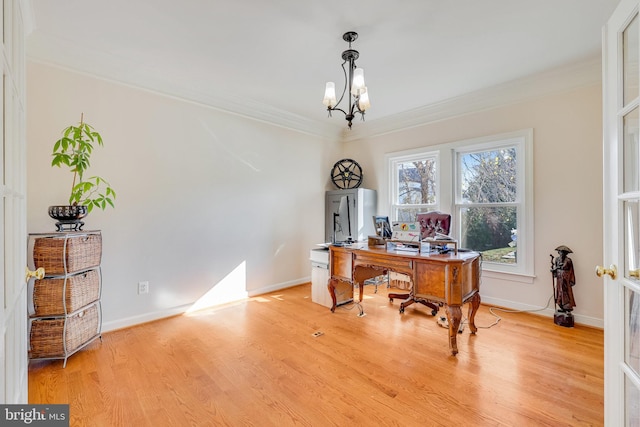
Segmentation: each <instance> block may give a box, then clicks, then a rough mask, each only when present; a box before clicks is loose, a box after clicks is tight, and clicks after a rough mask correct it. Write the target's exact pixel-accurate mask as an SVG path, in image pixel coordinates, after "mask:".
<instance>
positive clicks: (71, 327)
mask: <svg viewBox="0 0 640 427" xmlns="http://www.w3.org/2000/svg"><path fill="white" fill-rule="evenodd" d="M29 249H30V252H31V254H32V264H33V267H34V268H41V267H42V268H44V270H45V275H44V277H43V278H42V279H39V280H38V279H35V280H34V281H33V283H30V284H29V301H30V307H29V320H30V322H29V328H30V331H29V337H30V348H29V358H30V359H64V363H63V367H65V366H66V365H67V359H68V358H69V356H71V355H72V354H74V353H75V352H77V351H78V350H81V349H82V348H83V347H85V346H87V345H88V344H89V343H91V342H92V341H93V340H95V339H96V338H102V337H101V329H102V307H101V302H100V298H101V293H102V274H101V267H100V263H101V259H102V235H101V234H100V231H70V232H56V233H34V234H30V235H29Z"/></svg>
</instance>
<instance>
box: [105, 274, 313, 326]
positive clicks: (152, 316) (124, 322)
mask: <svg viewBox="0 0 640 427" xmlns="http://www.w3.org/2000/svg"><path fill="white" fill-rule="evenodd" d="M310 281H311V277H303V278H301V279H297V280H290V281H288V282H283V283H277V284H275V285H270V286H265V287H262V288H258V289H253V290H251V291H248V296H249V298H251V297H254V296H256V295H262V294H266V293H269V292H275V291H279V290H281V289H287V288H291V287H294V286H298V285H302V284H304V283H309V282H310ZM194 302H195V301H194ZM231 302H232V301H225V302H224V303H221V304H220V305H221V306H222V305H227V304H229V303H231ZM192 306H193V303H191V304H185V305H181V306H177V307H168V308H166V309H163V310H158V311H154V312H151V313H143V314H139V315H136V316H131V317H125V318H122V319H117V320H111V321H108V322H104V323H103V324H102V332H109V331H114V330H116V329H123V328H129V327H131V326H135V325H140V324H142V323H147V322H152V321H154V320H160V319H164V318H167V317H171V316H176V315H179V314H183V313H185V312H186V311H187V310H188V309H189V308H191V307H192Z"/></svg>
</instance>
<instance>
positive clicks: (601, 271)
mask: <svg viewBox="0 0 640 427" xmlns="http://www.w3.org/2000/svg"><path fill="white" fill-rule="evenodd" d="M605 274H608V275H609V276H610V277H611V278H612V279H613V280H616V278H617V277H618V268H617V267H616V266H615V265H613V264H611V265H610V266H609V268H604V267H602V266H600V265H597V266H596V276H598V277H602V276H604V275H605Z"/></svg>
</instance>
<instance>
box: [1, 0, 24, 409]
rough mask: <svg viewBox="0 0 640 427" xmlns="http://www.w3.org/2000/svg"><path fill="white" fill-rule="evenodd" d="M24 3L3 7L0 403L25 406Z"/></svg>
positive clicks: (8, 1) (10, 0)
mask: <svg viewBox="0 0 640 427" xmlns="http://www.w3.org/2000/svg"><path fill="white" fill-rule="evenodd" d="M22 3H23V2H22V1H20V0H4V1H3V2H2V3H0V4H1V5H2V6H1V7H0V25H2V28H1V29H0V33H1V34H2V45H1V46H0V48H1V49H2V51H3V55H0V62H2V70H3V76H2V77H3V78H2V86H1V88H0V93H1V95H2V97H0V100H1V101H2V102H0V119H1V120H0V168H2V169H1V170H0V177H1V180H2V181H1V182H0V199H1V201H2V202H1V206H0V251H1V252H2V255H3V257H2V259H3V260H4V262H3V263H2V264H1V265H0V278H1V280H2V292H0V330H1V331H2V335H1V340H2V341H1V342H0V361H1V362H2V372H0V402H2V403H27V398H28V393H27V375H28V357H27V286H26V283H25V267H26V265H27V263H26V253H27V250H26V244H27V228H26V182H25V181H26V142H25V102H24V101H25V87H24V74H25V67H24V34H23V28H24V25H23V17H24V16H25V14H24V13H23V11H22V10H21V4H22Z"/></svg>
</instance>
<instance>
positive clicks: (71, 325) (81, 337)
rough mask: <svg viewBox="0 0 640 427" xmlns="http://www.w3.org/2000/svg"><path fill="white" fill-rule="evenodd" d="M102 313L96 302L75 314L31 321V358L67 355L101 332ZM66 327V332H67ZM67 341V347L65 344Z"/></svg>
mask: <svg viewBox="0 0 640 427" xmlns="http://www.w3.org/2000/svg"><path fill="white" fill-rule="evenodd" d="M99 326H100V313H99V310H98V305H97V304H94V305H92V306H90V307H88V308H87V309H86V310H83V311H81V312H78V313H76V314H74V315H73V316H69V317H67V318H66V324H65V318H64V317H63V318H56V319H37V320H34V321H33V322H31V351H30V357H31V358H34V359H36V358H44V357H66V356H68V355H69V354H71V353H73V352H74V351H76V350H77V349H78V348H79V347H81V346H82V345H83V344H85V343H86V342H87V341H89V340H90V339H91V338H93V337H95V336H96V335H97V334H98V333H99V332H100V330H99ZM65 329H66V334H65ZM63 340H64V341H65V342H66V345H67V348H66V352H65V348H64V345H63Z"/></svg>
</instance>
